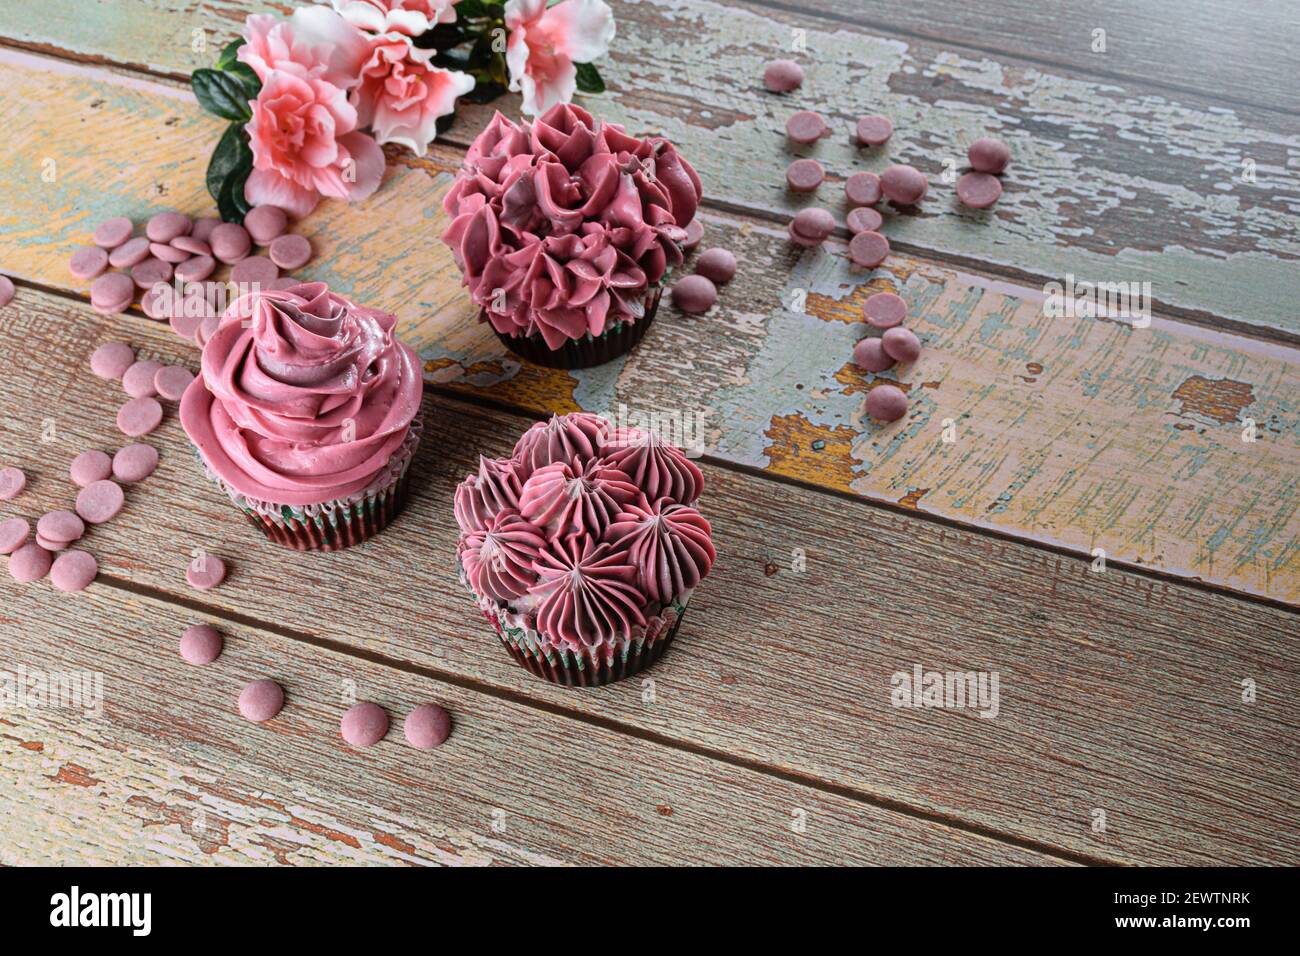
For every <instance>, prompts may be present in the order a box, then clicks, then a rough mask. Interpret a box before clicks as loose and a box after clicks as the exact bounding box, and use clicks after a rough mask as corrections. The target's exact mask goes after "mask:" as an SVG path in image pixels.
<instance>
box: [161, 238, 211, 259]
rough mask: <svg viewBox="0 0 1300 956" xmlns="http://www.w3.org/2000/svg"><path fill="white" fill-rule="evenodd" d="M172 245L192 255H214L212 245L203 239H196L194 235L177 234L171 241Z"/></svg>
mask: <svg viewBox="0 0 1300 956" xmlns="http://www.w3.org/2000/svg"><path fill="white" fill-rule="evenodd" d="M171 245H172V247H173V248H175V249H179V250H180V251H181V252H188V253H189V254H190V255H191V256H210V255H212V247H211V246H210V245H208V244H207V243H206V242H204V241H203V240H202V239H195V238H194V237H193V236H177V237H176V238H175V239H173V240H172V241H171Z"/></svg>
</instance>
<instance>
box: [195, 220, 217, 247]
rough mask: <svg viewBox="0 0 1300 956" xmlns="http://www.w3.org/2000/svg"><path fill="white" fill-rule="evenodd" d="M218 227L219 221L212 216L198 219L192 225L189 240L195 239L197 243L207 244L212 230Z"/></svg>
mask: <svg viewBox="0 0 1300 956" xmlns="http://www.w3.org/2000/svg"><path fill="white" fill-rule="evenodd" d="M219 225H221V220H220V219H217V218H215V217H212V216H209V217H207V218H206V219H199V220H197V221H196V222H195V223H194V228H192V229H191V230H190V238H191V239H197V240H198V241H199V242H207V241H208V240H209V239H210V238H211V236H212V230H213V229H216V228H217V226H219Z"/></svg>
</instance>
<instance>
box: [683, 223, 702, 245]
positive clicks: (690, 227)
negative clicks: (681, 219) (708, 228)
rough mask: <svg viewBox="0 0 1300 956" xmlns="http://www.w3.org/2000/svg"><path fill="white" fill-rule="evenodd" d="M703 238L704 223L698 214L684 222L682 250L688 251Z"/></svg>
mask: <svg viewBox="0 0 1300 956" xmlns="http://www.w3.org/2000/svg"><path fill="white" fill-rule="evenodd" d="M703 238H704V223H702V222H700V219H699V217H698V216H696V217H695V218H694V219H692V220H691V221H690V222H688V223H687V224H686V241H685V242H683V243H682V252H690V251H691V250H692V249H694V248H695V247H696V246H698V245H699V244H700V241H701V240H702V239H703Z"/></svg>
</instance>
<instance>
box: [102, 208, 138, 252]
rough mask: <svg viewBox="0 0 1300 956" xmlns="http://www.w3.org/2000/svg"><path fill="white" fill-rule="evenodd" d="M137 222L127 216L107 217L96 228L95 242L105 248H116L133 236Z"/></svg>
mask: <svg viewBox="0 0 1300 956" xmlns="http://www.w3.org/2000/svg"><path fill="white" fill-rule="evenodd" d="M134 231H135V224H134V223H132V222H131V220H130V219H127V218H126V216H114V217H113V218H112V219H105V220H104V221H103V222H101V223H100V224H99V227H98V228H97V229H96V230H95V236H94V243H95V245H97V246H100V247H102V248H104V249H116V248H117V247H118V246H120V245H121V244H122V243H124V242H126V241H127V240H128V239H130V238H131V233H132V232H134Z"/></svg>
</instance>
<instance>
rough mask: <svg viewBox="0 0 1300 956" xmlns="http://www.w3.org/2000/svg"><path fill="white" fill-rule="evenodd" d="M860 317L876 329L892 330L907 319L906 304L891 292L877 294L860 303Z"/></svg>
mask: <svg viewBox="0 0 1300 956" xmlns="http://www.w3.org/2000/svg"><path fill="white" fill-rule="evenodd" d="M862 316H863V318H865V319H866V320H867V322H869V323H870V324H871V325H874V326H875V327H876V328H878V329H892V328H893V327H894V326H896V325H902V324H903V320H904V319H905V318H907V303H906V302H904V301H903V299H902V297H901V296H897V295H895V294H894V293H892V292H877V293H876V294H875V295H871V296H867V301H866V302H863V303H862Z"/></svg>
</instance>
